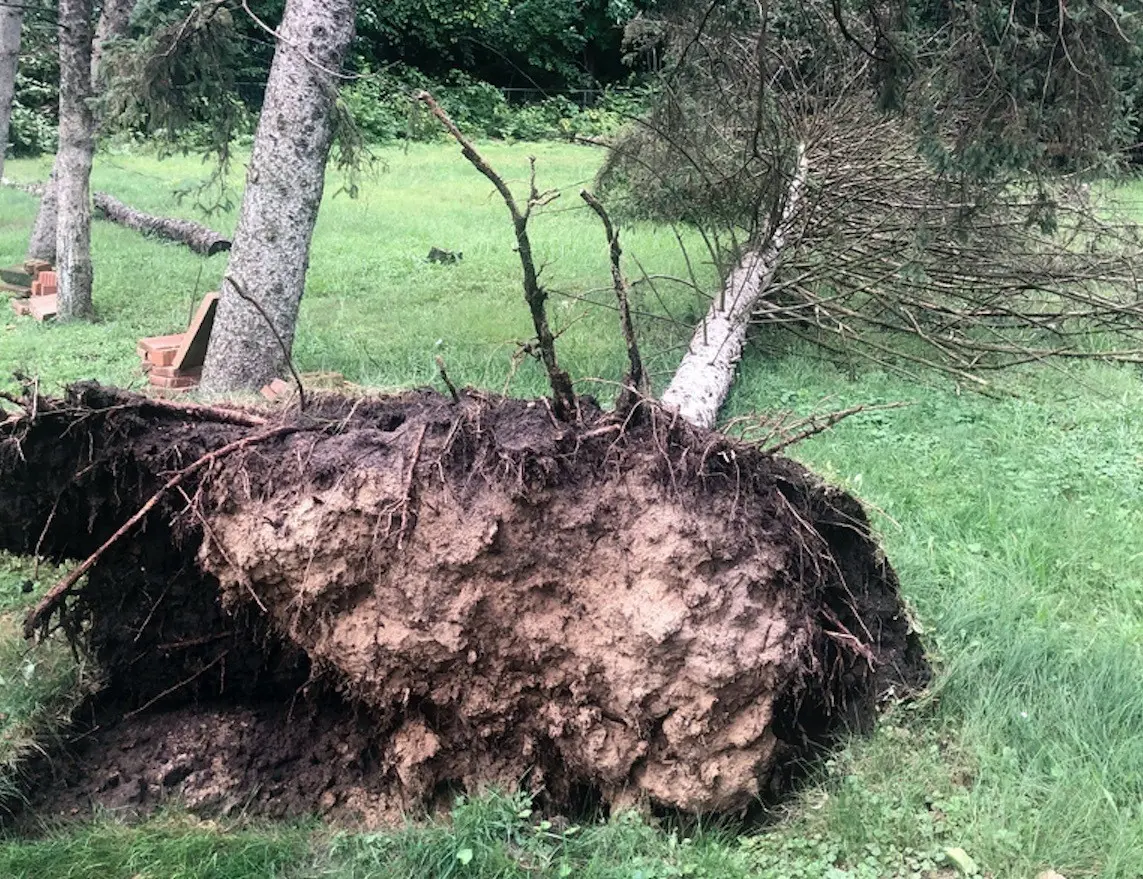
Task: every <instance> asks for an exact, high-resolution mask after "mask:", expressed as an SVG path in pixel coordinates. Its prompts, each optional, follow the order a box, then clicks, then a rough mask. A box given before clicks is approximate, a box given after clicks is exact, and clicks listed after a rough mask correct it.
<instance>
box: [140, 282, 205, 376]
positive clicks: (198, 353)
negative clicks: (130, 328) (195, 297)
mask: <svg viewBox="0 0 1143 879" xmlns="http://www.w3.org/2000/svg"><path fill="white" fill-rule="evenodd" d="M217 309H218V294H217V293H207V294H206V296H204V297H203V300H202V302H201V303H199V306H198V310H197V311H196V312H195V314H194V317H193V318H192V319H191V322H190V326H189V327H187V330H186V332H185V333H174V334H172V335H169V336H151V337H150V338H147V339H140V340H139V344H138V346H137V347H136V349H135V351H136V353H137V354H138V355H139V356H140V357H141V358H142V359H143V371H144V372H146V373H147V378H148V381H149V382H150V384H151V387H153V388H161V389H162V390H165V391H189V390H191V389H192V388H194V387H197V385H198V383H199V379H200V378H201V377H202V364H203V361H204V360H205V359H206V347H207V345H208V344H209V342H210V331H211V330H212V329H213V328H214V314H215V311H216V310H217Z"/></svg>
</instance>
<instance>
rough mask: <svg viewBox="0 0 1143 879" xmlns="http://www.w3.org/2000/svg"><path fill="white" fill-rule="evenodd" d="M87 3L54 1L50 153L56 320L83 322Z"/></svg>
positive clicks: (89, 142) (87, 290)
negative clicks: (54, 131)
mask: <svg viewBox="0 0 1143 879" xmlns="http://www.w3.org/2000/svg"><path fill="white" fill-rule="evenodd" d="M91 5H92V3H91V0H60V6H59V22H60V28H59V40H60V127H59V139H60V145H59V151H58V152H57V153H56V199H57V201H58V207H57V210H58V216H57V220H56V258H57V265H56V271H57V272H58V273H59V291H60V292H59V317H60V319H61V320H67V319H69V318H87V317H91V315H92V313H93V309H92V305H91V283H92V268H91V190H90V183H91V162H92V156H93V155H94V153H95V118H94V116H93V114H92V110H91V104H90V100H91V97H92V90H91Z"/></svg>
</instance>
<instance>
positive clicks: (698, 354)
mask: <svg viewBox="0 0 1143 879" xmlns="http://www.w3.org/2000/svg"><path fill="white" fill-rule="evenodd" d="M806 170H807V165H806V156H805V152H804V150H803V151H799V154H798V161H797V164H796V166H795V170H794V175H793V178H792V179H791V181H790V185H789V188H788V189H787V190H786V198H785V204H784V205H783V207H782V214H781V217H780V218H779V220H778V224H777V226H776V227H775V228H774V231H773V234H771V235H770V237H769V240H768V241H767V242H766V243H765V244H764V245H763V246H762V247H755V248H754V249H752V250H749V251H747V253H746V254H745V255H744V256H743V257H742V259H741V260H739V262H738V265H737V266H736V267H735V269H734V271H732V272H731V273H730V277H729V278H727V279H726V284H725V285H724V287H723V290H722V295H721V296H719V298H718V299H716V300H715V301H714V302H713V303H711V306H710V310H709V311H708V312H707V314H706V317H704V318H703V321H702V323H700V324H699V326H698V327H697V328H696V329H695V333H694V336H693V338H692V339H691V343H690V346H689V347H688V349H687V353H686V354H685V355H684V356H683V359H682V362H681V363H680V364H679V368H678V369H677V370H675V374H674V377H673V378H672V379H671V383H670V384H669V385H668V386H667V390H666V391H664V392H663V397H662V402H663V405H664V406H667V407H670V408H675V409H677V410H678V413H679V416H680V417H681V418H683V419H685V420H687V421H689V422H691V423H692V424H697V425H698V426H700V427H707V428H713V427H714V424H715V421H716V420H717V418H718V410H719V409H720V408H721V406H722V404H723V402H725V400H726V397H727V394H729V393H730V386H731V385H732V384H733V383H734V369H735V367H736V366H737V364H738V361H739V360H740V359H741V358H742V347H743V345H744V344H745V342H746V328H747V325H748V324H749V322H750V317H751V315H752V314H753V313H754V310H755V309H756V308H757V306H758V302H759V300H760V299H761V298H762V296H763V294H764V293H765V292H766V288H767V287H768V286H769V285H770V282H771V281H772V280H773V279H774V272H775V271H776V270H777V268H778V262H779V259H780V258H781V255H782V249H783V248H784V247H785V246H786V239H787V238H788V237H789V234H790V231H791V229H792V227H793V225H794V220H795V218H796V216H797V214H798V210H799V208H800V207H801V203H802V196H803V190H804V189H805V184H806Z"/></svg>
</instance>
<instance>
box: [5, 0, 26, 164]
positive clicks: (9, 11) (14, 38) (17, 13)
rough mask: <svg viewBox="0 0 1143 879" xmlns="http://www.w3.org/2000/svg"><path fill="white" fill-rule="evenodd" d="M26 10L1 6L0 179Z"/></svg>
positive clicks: (6, 150) (6, 147)
mask: <svg viewBox="0 0 1143 879" xmlns="http://www.w3.org/2000/svg"><path fill="white" fill-rule="evenodd" d="M23 21H24V10H23V9H22V8H21V7H19V6H15V7H13V6H0V178H2V177H3V176H4V155H5V153H7V152H8V123H9V121H10V120H11V118H12V100H13V98H15V96H16V65H17V62H18V61H19V59H20V27H21V25H22V24H23Z"/></svg>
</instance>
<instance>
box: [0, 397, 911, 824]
mask: <svg viewBox="0 0 1143 879" xmlns="http://www.w3.org/2000/svg"><path fill="white" fill-rule="evenodd" d="M578 411H579V418H578V419H577V420H576V421H574V422H562V421H559V420H556V419H553V418H552V416H551V413H550V411H549V410H548V409H547V407H545V406H543V405H537V404H536V403H534V402H531V401H524V400H511V399H505V398H499V397H494V396H488V395H485V394H482V393H479V392H475V391H467V392H461V393H458V396H457V399H456V400H452V399H450V398H448V397H442V396H441V395H438V394H436V393H434V392H430V391H423V392H409V393H406V394H401V395H397V396H393V397H382V398H373V399H369V398H359V399H346V398H340V397H329V398H317V399H315V400H311V401H310V404H309V406H308V408H307V411H306V412H305V413H300V412H297V411H288V412H286V413H284V414H281V415H278V416H276V417H270V416H259V415H257V414H255V413H251V412H245V411H235V410H227V409H220V408H206V407H195V406H192V405H188V404H172V403H164V402H162V401H155V400H149V399H146V398H141V397H136V396H132V395H130V394H124V393H120V392H115V391H108V390H104V389H101V388H99V387H97V386H77V387H75V388H73V389H72V391H71V393H70V394H69V396H68V398H67V399H66V400H46V399H43V398H37V397H35V396H34V393H33V390H32V389H31V388H29V389H28V393H27V396H26V397H24V398H23V399H18V398H15V397H12V398H11V399H10V403H9V406H8V408H7V411H6V413H5V414H6V415H7V418H6V419H5V420H4V421H3V426H2V427H0V546H2V547H3V548H4V549H6V550H8V551H13V552H18V553H27V554H30V553H33V552H38V553H40V554H42V555H45V556H47V557H50V558H60V559H62V558H83V557H88V559H89V561H88V562H86V563H85V564H84V565H83V566H81V567H80V568H78V569H76V571H75V572H74V573H73V574H72V575H71V576H69V577H68V578H66V579H65V580H64V581H61V583H60V584H58V585H57V587H55V588H53V589H52V590H51V591H50V592H48V593H47V594H46V595H45V597H44V599H43V600H42V601H41V603H40V605H39V606H38V608H37V609H36V610H35V611H34V612H33V614H32V616H31V617H30V618H29V620H28V627H29V632H30V633H32V632H40V631H46V630H49V629H52V628H55V627H56V626H62V627H63V629H64V631H65V632H67V633H68V634H69V635H70V636H71V637H72V638H73V639H75V640H76V641H77V643H80V644H82V645H84V646H85V647H86V649H88V650H89V651H90V652H91V653H92V654H93V655H94V657H95V658H96V659H97V660H98V661H99V662H100V664H101V665H102V667H103V668H104V669H106V675H107V681H108V683H107V687H108V688H107V690H106V691H105V693H104V696H103V701H102V705H103V706H104V707H103V709H101V711H100V713H99V717H100V723H101V724H102V725H103V726H104V727H106V728H107V729H108V730H110V729H112V728H114V726H115V725H116V723H118V722H120V721H122V719H123V716H124V715H125V714H126V715H128V720H129V721H132V720H133V719H139V718H144V719H145V717H146V715H147V711H148V710H150V709H155V710H160V709H170V708H173V707H176V706H178V705H183V704H186V703H187V702H189V701H192V700H194V701H195V702H196V703H197V704H201V705H203V706H215V708H212V709H211V710H213V711H216V714H215V715H212V716H214V717H221V718H222V719H221V720H218V721H217V722H215V723H214V725H215V726H218V725H222V726H226V725H227V724H231V723H235V722H234V721H231V720H229V719H228V718H230V717H232V716H233V715H230V714H227V713H226V711H224V710H222V709H218V708H217V706H218V705H220V704H221V705H227V704H229V705H231V706H233V710H235V711H240V710H242V708H243V706H244V705H247V704H266V703H267V702H270V703H277V704H278V705H281V706H283V709H282V714H281V720H280V723H282V724H285V725H286V726H288V728H289V729H291V730H296V731H300V732H299V734H300V735H301V736H302V738H305V737H306V736H311V737H312V738H313V743H312V744H309V743H307V744H306V745H305V746H299V749H298V750H297V751H295V752H294V753H293V756H292V758H291V759H292V761H293V762H291V763H289V764H288V766H287V768H286V769H285V771H286V773H287V774H288V775H289V776H291V778H292V779H294V780H292V781H291V784H301V783H302V782H301V781H299V779H303V778H306V777H309V775H312V774H313V771H314V770H313V769H312V766H313V764H315V763H320V762H323V760H322V759H319V758H318V757H317V755H316V753H314V754H311V751H307V750H306V748H311V747H317V744H316V743H317V742H318V741H321V742H322V743H323V744H322V747H328V738H327V737H323V736H326V734H328V733H329V732H330V727H331V726H332V727H333V733H334V734H335V735H336V736H337V737H338V738H337V740H338V741H339V742H340V743H341V744H340V746H339V750H338V751H337V752H334V753H336V754H338V755H340V756H337V757H336V758H335V759H336V766H337V767H340V768H337V769H336V771H334V773H333V775H329V773H328V772H326V773H325V774H323V775H322V779H321V781H320V782H314V783H315V784H317V787H315V788H312V789H309V790H308V791H307V792H306V793H304V794H299V797H300V798H301V802H300V805H299V808H302V809H312V808H315V807H316V806H317V805H318V801H319V798H320V799H321V805H322V807H323V808H325V809H327V810H329V811H332V812H334V813H353V812H356V813H359V814H364V815H365V816H366V817H367V818H372V819H374V820H380V819H382V818H384V817H395V816H396V815H397V814H398V813H399V812H400V811H401V810H403V809H408V808H413V807H417V806H420V805H423V804H427V803H432V802H433V801H434V798H435V797H438V796H439V795H440V793H441V792H442V791H447V790H456V789H465V788H467V789H470V790H471V789H475V788H478V787H480V786H481V785H484V784H488V783H497V784H503V785H508V786H515V785H517V784H523V785H524V786H526V787H528V788H529V789H531V790H534V791H536V792H540V793H541V796H542V798H546V800H547V802H549V803H551V804H552V805H554V806H558V807H560V808H576V807H577V804H578V805H579V806H581V807H582V806H583V805H585V804H588V803H591V802H597V801H599V800H600V799H602V800H603V801H604V802H606V803H609V804H613V805H619V804H623V803H631V802H636V801H649V802H652V803H657V804H660V805H664V806H668V807H674V808H679V809H683V810H687V811H698V812H709V811H726V810H737V809H741V808H744V807H746V806H748V805H749V804H750V803H752V802H753V801H755V799H756V798H757V797H758V796H759V795H760V794H767V795H768V794H769V793H770V792H772V791H773V790H774V789H777V788H780V787H781V786H782V785H783V783H784V779H785V778H786V777H787V775H788V773H789V772H790V771H792V769H793V767H795V766H796V765H797V762H798V761H799V760H800V759H801V758H803V757H806V756H809V755H811V754H813V753H814V752H815V750H816V749H817V748H820V747H821V746H822V745H823V744H825V743H827V742H828V741H829V740H830V739H831V738H832V737H834V736H835V735H836V734H837V733H838V732H840V731H841V730H843V729H845V728H849V727H850V726H851V725H852V724H857V725H858V726H860V725H861V724H863V723H866V722H868V720H869V719H870V718H871V716H872V714H873V712H874V711H875V709H876V706H877V703H878V700H879V699H880V698H884V697H886V696H891V695H892V694H894V693H896V694H898V695H900V694H902V693H904V692H905V691H906V690H907V688H908V687H909V686H911V685H915V684H917V683H918V682H920V681H921V680H923V678H924V674H925V671H924V664H923V660H922V659H921V655H920V651H919V648H918V645H917V643H916V640H915V637H914V636H913V635H912V634H911V632H910V628H909V622H908V618H907V616H906V614H905V612H904V610H903V608H902V606H901V604H900V599H899V596H898V594H897V584H896V579H895V577H894V575H893V572H892V570H891V569H890V567H889V565H888V564H887V563H886V562H885V560H884V559H883V558H882V557H881V555H880V553H879V551H878V550H877V548H876V546H875V544H874V542H873V540H872V538H871V536H870V533H869V526H868V523H867V520H866V518H865V515H864V513H863V512H862V510H861V507H860V505H859V504H858V503H857V502H856V501H854V500H853V499H852V498H850V497H848V496H847V495H845V494H844V493H842V492H840V491H837V490H835V489H831V488H828V487H826V486H824V485H822V484H820V483H819V482H818V481H817V480H816V479H814V478H813V477H812V476H811V475H810V474H809V473H808V472H806V471H805V470H804V469H803V468H802V467H800V466H798V465H796V464H794V463H792V462H789V461H786V460H782V459H780V458H776V457H773V456H771V455H769V454H768V453H766V452H765V451H763V450H760V449H758V448H755V447H751V446H747V445H743V444H741V443H738V442H735V441H732V440H728V439H727V438H725V437H723V436H720V435H718V434H716V433H712V432H709V431H706V430H703V429H699V428H694V427H692V426H691V425H689V424H688V423H687V422H686V421H684V420H682V419H679V418H677V417H675V416H673V415H672V414H670V413H666V412H663V411H662V410H659V409H657V408H645V409H644V410H643V413H642V417H641V418H639V419H637V420H630V419H624V418H622V417H616V416H615V415H612V414H608V413H604V412H601V411H599V410H597V409H594V408H592V407H590V406H589V405H587V404H585V403H583V402H582V401H581V405H580V406H579V409H578ZM81 575H85V576H83V577H81ZM303 685H304V686H303ZM334 692H336V693H339V694H340V696H337V697H336V698H335V697H334V696H333V695H332V694H333V693H334ZM322 693H324V694H325V695H322ZM259 700H260V701H259ZM290 706H292V707H290ZM338 706H344V707H338ZM287 707H289V711H288V713H287V711H286V708H287ZM140 709H143V711H142V713H141V714H138V712H140ZM218 711H222V713H221V714H217V712H218ZM323 718H324V719H323ZM139 722H143V720H140V721H139ZM323 724H324V725H323ZM317 730H325V733H323V734H322V735H320V736H319V735H318V733H317V732H316V731H317ZM306 731H309V732H306ZM103 734H104V733H101V732H99V731H97V732H96V733H94V734H93V735H95V736H96V737H97V739H98V736H100V735H103ZM281 736H282V733H281V731H280V730H279V731H278V732H277V733H276V734H275V735H274V736H268V740H269V739H270V738H281ZM232 746H233V743H230V744H229V745H222V744H220V745H219V748H220V749H222V750H225V749H227V748H230V747H232ZM264 746H265V745H263V744H261V743H259V744H256V745H250V744H249V743H247V744H246V746H245V747H246V750H245V751H244V752H243V753H246V754H249V753H251V749H253V752H254V753H257V751H258V749H259V748H261V747H264ZM182 750H183V751H185V750H186V748H185V746H184V747H183V748H182ZM192 750H193V749H192ZM190 756H191V757H193V758H194V759H190V758H188V755H187V754H185V753H184V754H182V756H181V757H180V758H179V759H181V760H183V762H184V763H185V766H183V768H182V770H181V771H179V773H178V774H177V776H175V781H173V782H171V781H166V782H164V781H163V779H164V778H165V777H166V776H165V775H164V773H169V769H165V768H163V767H149V768H148V769H147V770H146V773H144V777H145V778H148V779H151V781H152V783H153V785H154V787H153V789H152V790H151V793H150V794H149V796H151V797H157V796H158V795H159V794H160V792H161V790H162V789H163V788H164V786H165V788H166V789H167V791H168V792H171V793H176V792H178V793H181V795H182V796H184V797H186V798H189V800H190V801H191V802H192V803H198V804H200V805H202V806H203V807H204V808H210V807H217V806H218V804H219V800H218V799H217V797H224V798H228V799H235V798H240V799H242V801H243V802H247V801H248V799H247V797H249V802H251V803H253V805H252V806H251V807H252V808H253V807H258V808H262V807H268V806H269V802H268V797H269V796H272V795H268V794H266V793H265V792H264V791H263V790H262V789H263V787H265V788H266V789H267V790H270V791H272V790H273V789H274V784H275V782H272V780H271V778H270V774H271V772H273V773H275V774H276V776H277V777H280V776H281V775H282V772H283V771H284V770H283V768H282V767H281V766H280V765H276V766H268V767H265V768H264V770H259V769H258V766H259V765H261V764H258V763H252V762H251V761H250V760H249V758H248V757H241V755H236V756H235V757H234V762H233V764H232V765H230V764H227V765H217V764H218V761H217V760H215V761H214V762H213V763H212V760H213V759H214V757H215V756H216V755H215V754H211V753H206V754H198V755H197V756H195V755H193V754H192V755H190ZM121 758H122V755H121V754H119V756H116V750H115V749H112V751H111V752H109V753H106V754H103V755H102V756H97V757H96V758H94V759H95V760H96V762H97V763H98V764H99V766H100V771H102V769H103V765H104V762H105V761H111V764H110V765H112V766H114V765H115V764H114V761H116V760H119V759H121ZM325 759H326V760H327V759H328V758H325ZM180 765H182V764H180ZM295 766H296V769H295V768H294V767H295ZM307 767H311V768H307ZM327 769H328V767H327ZM263 771H264V773H265V774H264V775H259V772H263ZM331 771H332V770H331ZM295 775H296V778H294V776H295ZM327 776H328V777H327ZM98 778H99V779H102V778H103V776H102V775H99V776H98ZM184 781H185V784H184V783H183V782H184ZM306 783H309V782H306ZM92 784H93V786H95V785H96V784H97V782H93V783H92ZM279 786H280V785H279ZM244 790H245V791H246V793H247V796H243V791H244ZM209 791H213V792H214V793H213V794H212V795H209V794H208V793H207V792H209ZM251 791H253V793H251ZM111 795H112V794H111V793H109V792H108V790H107V785H104V791H103V793H102V794H99V793H96V794H94V796H95V799H96V800H97V801H101V800H100V797H101V796H111ZM209 796H214V797H216V799H213V800H210V799H209ZM204 797H205V798H206V799H204ZM307 797H308V799H307Z"/></svg>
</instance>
